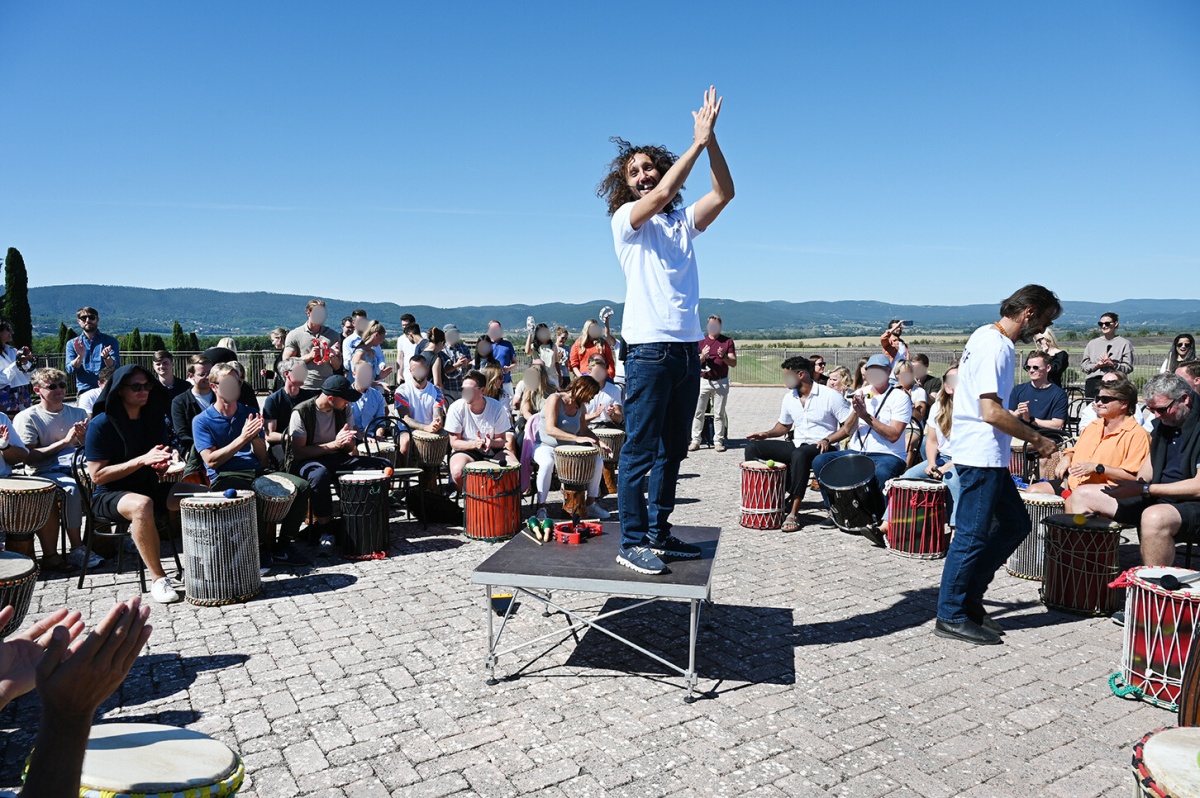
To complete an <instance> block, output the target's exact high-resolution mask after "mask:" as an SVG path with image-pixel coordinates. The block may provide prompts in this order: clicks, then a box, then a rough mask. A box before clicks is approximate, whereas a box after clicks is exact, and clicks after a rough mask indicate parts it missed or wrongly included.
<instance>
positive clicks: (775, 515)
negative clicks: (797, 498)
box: [739, 460, 787, 529]
mask: <svg viewBox="0 0 1200 798" xmlns="http://www.w3.org/2000/svg"><path fill="white" fill-rule="evenodd" d="M741 468H742V503H741V507H740V508H739V509H740V511H741V520H740V521H739V523H740V524H741V525H742V526H744V527H745V528H746V529H779V528H780V527H782V526H783V520H784V518H786V517H787V512H786V510H785V508H784V493H785V491H786V490H787V466H785V465H782V464H779V463H774V464H770V465H768V464H767V463H764V462H761V461H759V460H747V461H746V462H744V463H742V464H741Z"/></svg>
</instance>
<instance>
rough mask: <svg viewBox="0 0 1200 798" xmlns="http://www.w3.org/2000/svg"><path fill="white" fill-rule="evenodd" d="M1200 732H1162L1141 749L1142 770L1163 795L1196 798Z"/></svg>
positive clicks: (1199, 787)
mask: <svg viewBox="0 0 1200 798" xmlns="http://www.w3.org/2000/svg"><path fill="white" fill-rule="evenodd" d="M1197 757H1200V728H1196V727H1187V728H1178V729H1164V730H1162V731H1160V732H1157V733H1155V734H1154V735H1153V736H1152V737H1151V738H1150V739H1149V740H1147V741H1146V744H1145V745H1144V746H1142V761H1143V763H1144V764H1145V766H1146V770H1147V771H1148V772H1149V774H1150V775H1151V776H1152V777H1153V778H1154V780H1155V781H1156V782H1157V783H1158V788H1159V789H1160V790H1161V791H1162V792H1163V793H1164V794H1166V795H1179V796H1183V795H1200V762H1198V761H1197Z"/></svg>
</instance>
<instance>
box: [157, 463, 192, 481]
mask: <svg viewBox="0 0 1200 798" xmlns="http://www.w3.org/2000/svg"><path fill="white" fill-rule="evenodd" d="M184 466H185V464H184V463H171V464H170V465H168V466H167V467H166V469H165V470H164V471H162V472H161V473H160V474H159V475H158V481H159V482H178V481H179V480H180V478H182V477H183V469H184Z"/></svg>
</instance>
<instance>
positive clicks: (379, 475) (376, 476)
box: [338, 471, 388, 482]
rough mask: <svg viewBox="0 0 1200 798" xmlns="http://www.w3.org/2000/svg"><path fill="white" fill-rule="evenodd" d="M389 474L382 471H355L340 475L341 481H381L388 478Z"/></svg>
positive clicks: (339, 479)
mask: <svg viewBox="0 0 1200 798" xmlns="http://www.w3.org/2000/svg"><path fill="white" fill-rule="evenodd" d="M387 478H388V477H387V475H386V474H384V473H383V472H382V471H355V472H354V473H353V474H342V475H341V476H339V477H338V481H339V482H379V481H381V480H385V479H387Z"/></svg>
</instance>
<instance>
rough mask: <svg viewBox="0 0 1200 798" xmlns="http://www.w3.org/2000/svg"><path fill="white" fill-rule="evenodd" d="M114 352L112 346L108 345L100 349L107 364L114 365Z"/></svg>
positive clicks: (101, 355)
mask: <svg viewBox="0 0 1200 798" xmlns="http://www.w3.org/2000/svg"><path fill="white" fill-rule="evenodd" d="M112 353H113V351H112V347H111V346H106V347H104V348H103V349H101V350H100V357H101V358H102V359H103V360H104V363H105V364H106V365H109V366H111V365H112Z"/></svg>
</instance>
